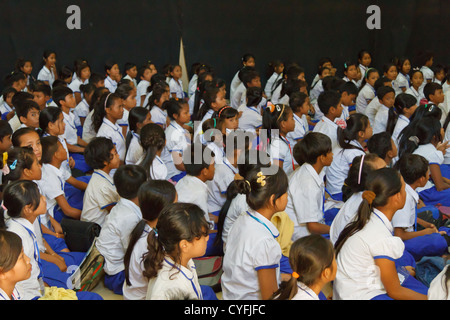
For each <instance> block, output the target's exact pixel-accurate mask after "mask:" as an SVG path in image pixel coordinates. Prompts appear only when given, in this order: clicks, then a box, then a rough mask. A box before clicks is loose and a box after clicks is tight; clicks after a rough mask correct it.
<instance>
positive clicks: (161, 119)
mask: <svg viewBox="0 0 450 320" xmlns="http://www.w3.org/2000/svg"><path fill="white" fill-rule="evenodd" d="M150 113H151V115H152V122H153V123H156V124H159V125H161V126H162V127H163V129H164V130H166V128H167V111H165V110H163V109H161V108H160V107H158V106H153V108H152V110H150Z"/></svg>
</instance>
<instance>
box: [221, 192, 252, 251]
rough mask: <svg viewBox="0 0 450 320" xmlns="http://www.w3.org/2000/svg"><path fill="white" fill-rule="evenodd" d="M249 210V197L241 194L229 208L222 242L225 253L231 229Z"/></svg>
mask: <svg viewBox="0 0 450 320" xmlns="http://www.w3.org/2000/svg"><path fill="white" fill-rule="evenodd" d="M247 210H249V207H248V204H247V196H246V195H245V194H240V193H239V194H237V195H236V197H235V198H234V199H233V200H231V203H230V207H229V208H228V212H227V215H226V217H225V221H224V223H223V230H222V241H223V246H224V252H225V245H226V243H227V239H228V233H229V232H230V229H231V227H232V226H233V224H234V222H235V221H236V220H237V218H239V216H240V215H241V214H242V213H243V212H245V211H247Z"/></svg>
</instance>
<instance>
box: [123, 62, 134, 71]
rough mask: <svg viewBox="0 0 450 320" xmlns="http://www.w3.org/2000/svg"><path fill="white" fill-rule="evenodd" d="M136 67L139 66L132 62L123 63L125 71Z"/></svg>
mask: <svg viewBox="0 0 450 320" xmlns="http://www.w3.org/2000/svg"><path fill="white" fill-rule="evenodd" d="M134 67H137V65H136V64H135V63H132V62H126V63H125V64H124V65H123V73H126V72H127V71H128V70H130V69H133V68H134Z"/></svg>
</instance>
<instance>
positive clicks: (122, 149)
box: [97, 118, 126, 161]
mask: <svg viewBox="0 0 450 320" xmlns="http://www.w3.org/2000/svg"><path fill="white" fill-rule="evenodd" d="M97 137H105V138H109V139H111V140H112V142H113V143H114V145H115V146H116V150H117V153H118V154H119V158H120V160H122V161H124V160H125V153H126V145H125V138H124V137H123V134H122V128H121V127H120V126H119V125H118V124H117V123H112V122H111V121H109V120H108V119H106V118H103V123H102V125H101V126H100V128H99V129H98V132H97Z"/></svg>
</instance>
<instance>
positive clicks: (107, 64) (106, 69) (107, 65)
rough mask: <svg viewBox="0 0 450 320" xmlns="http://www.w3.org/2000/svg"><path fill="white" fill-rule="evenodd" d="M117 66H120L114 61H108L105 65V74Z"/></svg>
mask: <svg viewBox="0 0 450 320" xmlns="http://www.w3.org/2000/svg"><path fill="white" fill-rule="evenodd" d="M115 65H117V66H119V64H118V63H117V62H115V61H113V60H108V61H106V62H105V65H104V70H105V74H107V73H108V71H109V70H111V69H112V68H113V67H114V66H115Z"/></svg>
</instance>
